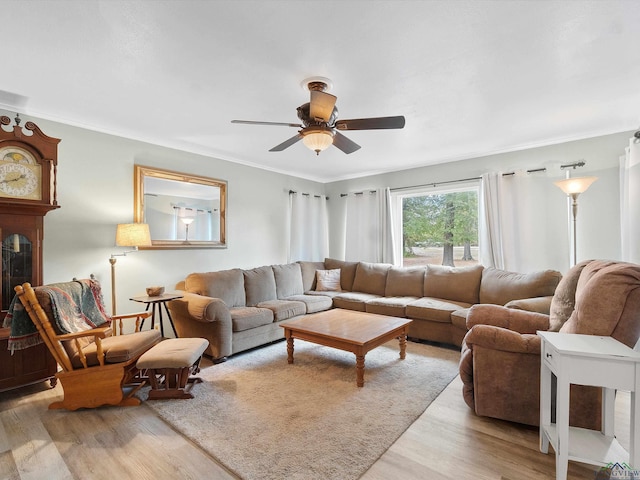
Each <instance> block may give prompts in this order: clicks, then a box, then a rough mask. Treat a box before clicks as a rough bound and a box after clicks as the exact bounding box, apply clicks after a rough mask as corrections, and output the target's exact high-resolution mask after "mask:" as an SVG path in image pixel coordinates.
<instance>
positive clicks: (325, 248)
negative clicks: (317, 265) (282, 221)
mask: <svg viewBox="0 0 640 480" xmlns="http://www.w3.org/2000/svg"><path fill="white" fill-rule="evenodd" d="M289 219H290V222H289V262H296V261H298V260H305V261H311V262H320V261H323V260H324V259H325V258H326V257H328V256H329V217H328V214H327V197H325V196H324V195H310V194H302V193H290V194H289Z"/></svg>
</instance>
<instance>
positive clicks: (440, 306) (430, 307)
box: [405, 297, 471, 323]
mask: <svg viewBox="0 0 640 480" xmlns="http://www.w3.org/2000/svg"><path fill="white" fill-rule="evenodd" d="M470 306H471V305H470V304H468V303H464V302H455V301H453V300H450V301H446V300H439V299H437V298H428V297H424V298H421V299H419V300H416V301H415V302H411V303H410V304H408V305H407V308H406V309H405V311H406V312H407V317H409V318H417V319H419V320H429V321H432V322H440V323H451V313H452V312H455V311H456V310H460V309H461V308H468V307H470Z"/></svg>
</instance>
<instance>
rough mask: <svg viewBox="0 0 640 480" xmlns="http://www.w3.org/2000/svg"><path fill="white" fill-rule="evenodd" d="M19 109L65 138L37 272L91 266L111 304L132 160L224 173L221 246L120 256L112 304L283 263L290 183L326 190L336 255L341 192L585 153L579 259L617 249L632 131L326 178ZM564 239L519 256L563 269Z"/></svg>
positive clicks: (560, 223)
mask: <svg viewBox="0 0 640 480" xmlns="http://www.w3.org/2000/svg"><path fill="white" fill-rule="evenodd" d="M0 113H2V114H4V115H9V116H10V117H13V114H12V113H11V112H4V111H1V110H0ZM27 120H31V121H34V122H35V123H36V124H37V125H38V126H39V127H40V128H41V129H42V130H43V131H44V133H45V134H47V135H49V136H52V137H57V138H60V139H62V141H61V142H60V145H59V154H58V159H59V166H58V192H59V193H58V201H59V203H60V205H61V208H59V209H58V210H54V211H52V212H50V213H48V214H47V216H46V217H45V244H44V281H45V283H52V282H58V281H66V280H68V279H70V278H72V277H74V276H77V277H85V276H88V275H89V274H91V273H93V274H95V275H96V276H97V277H98V279H99V280H100V281H101V282H102V284H103V289H104V295H105V300H106V303H107V305H108V306H110V298H111V288H110V271H109V268H110V266H109V261H108V259H109V257H110V255H111V254H112V253H119V252H121V251H123V250H124V248H122V247H115V230H116V225H117V224H118V223H128V222H131V221H133V166H134V164H141V165H148V166H152V167H158V168H165V169H169V170H176V171H180V172H185V173H190V174H195V175H205V176H210V177H215V178H220V179H223V180H226V181H227V182H228V219H227V240H228V248H226V249H203V250H143V251H140V252H138V253H134V254H129V255H127V256H126V257H118V260H117V265H116V274H117V280H118V281H117V296H118V312H120V313H125V312H130V311H135V310H138V309H139V307H140V305H139V304H136V303H134V302H131V301H129V300H128V299H129V297H131V296H135V295H141V294H144V289H145V287H147V286H151V285H164V286H165V287H166V288H167V289H168V290H171V289H172V288H173V287H174V286H175V284H176V283H177V282H179V281H180V280H182V279H183V278H184V277H185V276H186V275H187V274H188V273H190V272H194V271H200V272H201V271H211V270H219V269H225V268H233V267H240V268H251V267H256V266H261V265H266V264H275V263H284V262H286V260H287V245H288V231H287V205H288V191H289V189H294V190H297V191H302V192H310V193H317V194H327V195H328V196H329V197H330V200H329V218H330V242H331V244H330V256H332V257H334V258H341V257H342V256H343V255H344V245H343V243H342V239H343V234H344V225H343V221H344V212H343V211H342V205H344V202H342V201H341V200H340V193H346V192H352V191H358V190H361V189H366V188H380V187H387V186H389V187H391V188H400V187H406V186H412V185H419V184H424V183H431V182H442V181H449V180H456V179H461V178H467V177H477V176H479V175H481V174H482V173H484V172H486V171H490V170H496V171H503V172H506V171H511V170H514V169H531V168H539V167H547V168H548V169H549V172H548V173H547V175H549V181H550V182H551V181H553V180H555V179H560V178H562V177H563V175H564V174H563V173H561V172H560V170H559V165H560V164H566V163H573V162H576V161H578V160H584V161H585V162H586V163H587V165H586V166H585V167H583V168H581V169H579V170H577V171H576V172H575V175H576V176H578V175H580V176H582V175H596V176H598V177H599V180H598V181H597V182H596V183H595V184H593V185H592V187H591V188H590V189H589V191H588V192H587V193H585V194H584V195H582V196H581V197H580V210H579V215H578V239H579V247H578V248H579V260H580V259H584V258H611V259H617V258H619V257H620V233H619V232H620V218H619V208H618V206H619V187H618V158H619V156H620V155H621V154H622V153H623V151H624V148H625V146H626V145H627V144H628V141H629V137H630V136H631V132H625V133H620V134H614V135H608V136H603V137H597V138H592V139H588V140H582V141H576V142H568V143H564V144H560V145H555V146H549V147H541V148H534V149H529V150H523V151H520V152H513V153H506V154H499V155H491V156H487V157H480V158H474V159H469V160H464V161H459V162H451V163H447V164H442V165H436V166H432V167H423V168H416V169H411V170H405V171H399V172H394V173H389V174H384V175H376V176H371V177H364V178H359V179H354V180H345V181H340V182H333V183H329V184H325V185H323V184H320V183H316V182H311V181H308V180H304V179H300V178H296V177H293V176H287V175H281V174H277V173H272V172H268V171H264V170H260V169H256V168H251V167H247V166H243V165H238V164H234V163H230V162H226V161H223V160H219V159H215V158H210V157H204V156H201V155H196V154H191V153H186V152H181V151H177V150H172V149H169V148H164V147H160V146H156V145H151V144H147V143H144V142H139V141H134V140H128V139H124V138H121V137H115V136H111V135H106V134H101V133H96V132H92V131H89V130H85V129H82V128H77V127H72V126H68V125H64V124H60V123H55V122H49V121H45V120H39V119H37V118H31V117H30V118H24V119H23V121H27ZM551 191H552V192H553V193H550V194H549V198H541V199H540V208H541V209H542V210H543V213H542V214H541V215H540V218H542V219H543V220H544V219H547V220H548V221H549V222H551V223H552V224H553V225H554V228H555V229H561V230H563V231H566V229H567V225H566V221H567V210H566V203H565V202H566V200H565V197H564V194H562V192H561V191H560V190H559V189H551ZM525 221H527V220H525ZM565 238H566V237H565ZM568 248H569V247H568V240H567V241H566V244H565V245H559V246H558V248H557V249H553V250H552V251H543V252H526V253H523V255H529V256H530V259H531V260H530V262H531V265H532V269H539V268H556V269H558V270H560V271H563V272H564V271H566V270H567V269H568V266H569V258H568V255H569V250H568ZM533 266H535V267H533Z"/></svg>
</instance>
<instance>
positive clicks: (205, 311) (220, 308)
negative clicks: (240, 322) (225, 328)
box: [167, 292, 231, 324]
mask: <svg viewBox="0 0 640 480" xmlns="http://www.w3.org/2000/svg"><path fill="white" fill-rule="evenodd" d="M167 306H168V307H169V309H170V310H171V315H172V317H173V319H174V321H175V320H176V319H179V318H183V319H185V320H195V321H197V322H202V323H210V322H223V323H229V324H231V312H230V311H229V307H227V304H226V303H224V302H223V301H222V300H221V299H219V298H213V297H206V296H204V295H198V294H196V293H188V292H185V293H184V296H183V297H182V298H178V299H176V300H171V301H169V302H167Z"/></svg>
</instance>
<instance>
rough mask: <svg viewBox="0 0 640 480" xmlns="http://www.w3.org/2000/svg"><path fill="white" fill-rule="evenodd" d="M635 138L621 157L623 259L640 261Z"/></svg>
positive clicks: (639, 165)
mask: <svg viewBox="0 0 640 480" xmlns="http://www.w3.org/2000/svg"><path fill="white" fill-rule="evenodd" d="M634 140H635V139H634V138H632V139H631V140H630V142H629V146H628V147H627V148H626V149H625V155H624V156H622V157H620V225H621V229H622V231H621V238H622V260H625V261H627V262H633V263H640V143H635V142H634Z"/></svg>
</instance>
